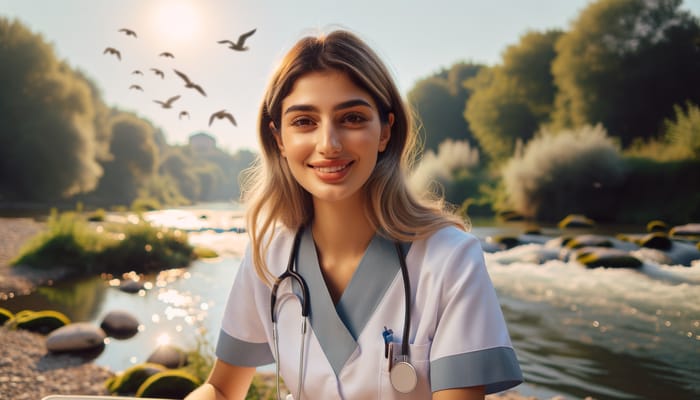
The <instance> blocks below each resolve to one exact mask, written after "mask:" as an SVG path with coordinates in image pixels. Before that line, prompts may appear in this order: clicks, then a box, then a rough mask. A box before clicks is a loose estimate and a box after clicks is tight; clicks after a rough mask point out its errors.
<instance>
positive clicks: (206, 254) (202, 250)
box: [193, 246, 219, 258]
mask: <svg viewBox="0 0 700 400" xmlns="http://www.w3.org/2000/svg"><path fill="white" fill-rule="evenodd" d="M193 252H194V255H195V257H197V258H216V257H218V256H219V253H217V252H216V251H214V250H212V249H210V248H208V247H202V246H196V247H195V248H194V250H193Z"/></svg>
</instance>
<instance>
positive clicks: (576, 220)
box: [558, 214, 595, 229]
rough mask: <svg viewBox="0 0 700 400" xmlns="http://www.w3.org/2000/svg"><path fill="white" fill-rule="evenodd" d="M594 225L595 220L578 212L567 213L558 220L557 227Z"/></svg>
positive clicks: (588, 226) (587, 226)
mask: <svg viewBox="0 0 700 400" xmlns="http://www.w3.org/2000/svg"><path fill="white" fill-rule="evenodd" d="M594 225H595V221H593V220H592V219H590V218H588V217H586V216H585V215H580V214H569V215H567V216H566V217H565V218H564V219H562V220H561V221H559V224H558V226H559V228H561V229H564V228H591V227H593V226H594Z"/></svg>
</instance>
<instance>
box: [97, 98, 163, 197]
mask: <svg viewBox="0 0 700 400" xmlns="http://www.w3.org/2000/svg"><path fill="white" fill-rule="evenodd" d="M110 125H111V138H112V139H111V141H110V146H109V151H110V154H111V159H110V160H109V161H106V162H104V164H103V166H104V170H105V174H104V176H103V178H102V179H101V180H100V184H99V186H98V188H97V190H96V191H95V193H94V196H95V197H97V198H99V199H100V201H101V202H103V203H107V204H123V205H127V204H131V202H132V201H133V200H134V199H136V198H137V197H138V195H139V190H140V189H141V188H142V187H143V186H144V185H146V183H147V182H148V181H149V180H150V179H151V178H152V176H153V174H154V173H155V171H156V166H157V163H158V148H157V146H156V143H155V140H154V136H155V128H154V127H153V126H152V125H151V124H149V123H148V122H147V121H145V120H143V119H141V118H139V117H138V116H136V115H134V114H133V113H125V112H121V113H118V114H116V115H115V116H114V117H112V120H111V121H110Z"/></svg>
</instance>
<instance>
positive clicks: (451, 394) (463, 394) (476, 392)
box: [433, 386, 486, 400]
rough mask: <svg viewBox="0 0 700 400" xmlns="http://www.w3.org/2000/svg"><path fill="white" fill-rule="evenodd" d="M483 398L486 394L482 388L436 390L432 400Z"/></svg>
mask: <svg viewBox="0 0 700 400" xmlns="http://www.w3.org/2000/svg"><path fill="white" fill-rule="evenodd" d="M485 396H486V394H485V389H484V387H483V386H474V387H468V388H459V389H447V390H438V391H437V392H433V400H484V397H485Z"/></svg>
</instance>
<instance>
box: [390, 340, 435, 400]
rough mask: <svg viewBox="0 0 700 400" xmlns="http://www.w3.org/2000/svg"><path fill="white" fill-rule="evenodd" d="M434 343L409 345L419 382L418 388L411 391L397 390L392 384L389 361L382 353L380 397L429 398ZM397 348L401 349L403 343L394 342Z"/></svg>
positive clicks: (404, 399)
mask: <svg viewBox="0 0 700 400" xmlns="http://www.w3.org/2000/svg"><path fill="white" fill-rule="evenodd" d="M431 345H432V343H425V344H411V345H409V346H408V349H409V352H410V354H411V359H410V362H411V365H413V368H415V370H416V374H417V375H418V383H417V384H416V388H415V389H413V391H412V392H410V393H405V394H404V393H401V392H398V391H396V389H394V387H393V386H392V385H391V379H390V374H389V362H388V360H387V359H386V358H384V354H383V353H382V354H381V357H380V360H379V362H380V363H381V364H380V371H381V373H380V374H379V397H378V398H379V399H381V400H385V399H401V400H407V399H429V398H430V396H431V390H430V379H429V374H430V347H431ZM394 346H396V347H395V348H396V349H398V350H400V349H401V343H394Z"/></svg>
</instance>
